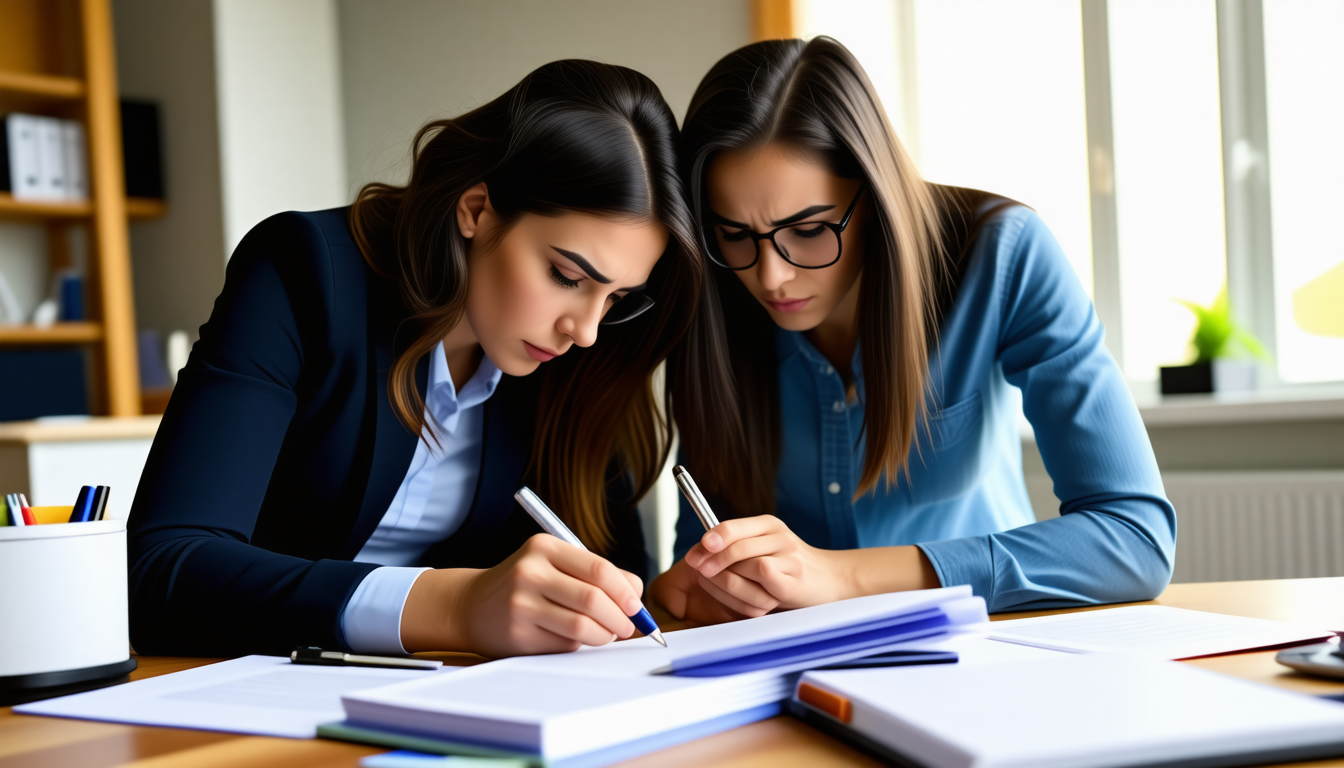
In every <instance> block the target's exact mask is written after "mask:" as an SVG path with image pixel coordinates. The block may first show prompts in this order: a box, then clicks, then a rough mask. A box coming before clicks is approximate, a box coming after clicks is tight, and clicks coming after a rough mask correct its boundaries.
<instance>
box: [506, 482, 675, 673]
mask: <svg viewBox="0 0 1344 768" xmlns="http://www.w3.org/2000/svg"><path fill="white" fill-rule="evenodd" d="M513 498H514V499H515V500H516V501H517V502H518V504H519V505H520V506H522V508H523V509H524V510H526V511H527V514H529V515H531V516H532V519H533V520H536V521H537V525H540V526H541V529H542V530H543V531H545V532H547V533H549V534H551V535H552V536H554V537H555V538H557V539H559V540H561V541H563V542H565V543H566V544H572V545H574V546H576V547H578V548H579V549H582V550H583V551H584V552H587V551H588V548H587V547H585V546H583V542H582V541H580V540H579V537H578V536H575V535H574V533H573V532H572V531H570V530H569V528H567V527H565V524H564V523H563V522H561V521H560V518H558V517H556V515H555V513H554V512H552V511H551V508H550V507H548V506H546V502H544V501H542V500H541V497H539V496H537V494H535V493H533V492H532V489H531V488H528V487H527V486H523V487H522V488H519V489H518V492H517V493H515V494H513ZM630 621H632V622H634V625H635V628H636V629H638V630H639V631H640V632H643V633H644V634H645V635H647V636H648V637H652V638H653V639H654V640H656V641H658V644H659V645H661V646H663V647H664V648H666V647H667V641H666V640H664V639H663V633H662V631H661V630H659V629H658V624H657V623H656V622H654V620H653V616H652V615H650V614H649V609H648V608H645V607H644V606H642V605H641V606H640V607H639V613H636V614H635V615H634V616H631V617H630Z"/></svg>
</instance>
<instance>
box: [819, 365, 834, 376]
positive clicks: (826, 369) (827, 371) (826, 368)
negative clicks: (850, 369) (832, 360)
mask: <svg viewBox="0 0 1344 768" xmlns="http://www.w3.org/2000/svg"><path fill="white" fill-rule="evenodd" d="M821 372H822V373H824V374H826V375H827V376H830V375H831V374H833V373H835V368H834V367H832V366H829V365H827V366H824V367H823V368H822V369H821Z"/></svg>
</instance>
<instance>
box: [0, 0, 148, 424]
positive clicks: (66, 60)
mask: <svg viewBox="0 0 1344 768" xmlns="http://www.w3.org/2000/svg"><path fill="white" fill-rule="evenodd" d="M111 4H112V0H0V113H3V112H7V111H14V112H27V113H31V114H36V115H42V116H46V117H59V118H64V119H70V120H78V121H79V122H80V123H82V124H83V125H84V133H85V137H86V140H87V142H88V144H87V146H86V150H87V157H88V180H89V199H88V200H87V201H78V202H33V201H26V200H25V201H19V200H15V199H14V198H13V196H12V195H10V194H3V193H0V219H6V220H16V219H17V220H20V221H24V222H31V223H36V224H42V225H45V226H46V228H47V250H48V253H47V260H48V262H49V265H48V266H49V267H50V268H51V269H52V270H56V269H61V268H64V267H67V266H69V255H70V253H69V251H70V249H69V236H68V230H69V229H70V225H71V224H82V225H84V226H86V227H87V243H88V250H87V253H88V259H87V263H86V264H85V270H86V271H85V274H84V290H85V306H86V308H88V310H89V311H88V315H87V316H88V317H89V319H90V322H86V323H57V324H56V325H54V326H52V327H49V328H37V327H34V326H32V325H17V326H0V347H5V348H11V347H14V346H19V345H25V346H39V345H43V344H46V345H61V344H88V345H89V347H90V351H91V352H92V353H93V354H92V355H90V356H89V359H90V360H91V361H92V366H93V370H92V371H91V376H90V377H89V378H90V381H91V383H92V387H91V392H90V394H91V401H92V402H91V403H90V405H91V408H92V412H93V413H95V414H102V415H109V416H137V415H139V414H140V410H141V407H142V403H141V397H140V378H139V365H138V363H137V360H136V357H137V354H136V340H135V305H134V296H133V293H134V292H133V288H132V285H133V284H132V280H131V254H130V235H129V230H128V219H131V218H136V219H146V218H154V217H156V216H161V215H163V213H164V212H165V210H166V209H165V206H164V205H163V203H162V202H161V201H135V200H127V199H126V192H125V173H124V169H123V168H122V152H123V148H122V146H121V126H120V122H121V116H120V107H119V104H118V98H117V68H116V57H115V55H114V53H113V34H112V8H111Z"/></svg>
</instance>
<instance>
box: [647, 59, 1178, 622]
mask: <svg viewBox="0 0 1344 768" xmlns="http://www.w3.org/2000/svg"><path fill="white" fill-rule="evenodd" d="M987 130H992V128H989V129H987ZM681 162H682V175H683V178H684V179H685V180H686V183H687V185H688V187H689V190H690V192H691V195H692V202H693V208H694V213H695V215H696V216H697V218H698V220H699V222H700V224H701V228H702V232H703V234H704V240H705V247H706V248H707V250H708V253H709V255H710V257H711V259H712V260H713V261H714V262H715V263H716V264H717V265H718V266H717V268H714V269H712V271H711V274H710V275H709V276H708V277H707V281H706V296H705V298H704V299H703V301H702V308H701V312H702V313H703V314H705V315H706V316H707V317H708V318H709V321H708V322H706V323H705V326H706V327H707V328H714V329H717V333H716V334H711V335H708V336H705V337H702V338H696V339H693V340H692V341H693V342H694V343H693V344H690V345H687V347H688V348H687V349H686V350H684V351H682V352H681V353H679V354H677V355H674V357H673V358H672V362H671V363H670V369H669V382H670V385H671V387H672V401H673V413H674V416H675V419H676V423H677V427H678V432H679V434H680V436H681V442H682V449H681V450H682V453H681V456H682V461H683V463H685V464H686V465H687V467H688V469H690V471H691V472H692V473H693V474H694V476H695V477H696V479H697V481H698V482H699V483H700V485H701V486H702V489H703V490H705V492H706V494H707V495H708V496H709V497H710V498H711V500H712V501H713V502H714V503H715V504H716V507H717V509H718V511H719V512H720V516H721V517H727V518H733V519H730V520H727V521H725V522H723V523H722V524H721V525H720V526H718V527H717V528H716V529H715V530H714V531H712V532H708V533H706V532H704V531H703V529H700V527H699V523H698V521H697V519H696V518H695V516H694V515H692V514H690V513H689V512H688V510H686V509H685V508H683V509H682V512H681V515H680V518H679V520H678V526H677V554H678V556H679V557H681V559H680V560H679V561H678V562H677V563H676V564H675V565H674V566H673V568H672V569H670V570H669V571H668V572H667V573H665V574H663V575H662V576H660V577H659V578H658V580H657V581H656V582H655V583H654V586H653V591H654V595H655V596H656V597H657V598H658V600H659V602H661V603H662V604H663V605H664V606H665V607H667V608H668V609H669V610H670V612H671V613H673V614H674V615H676V616H678V617H686V618H691V619H694V620H698V621H721V620H726V619H731V618H736V617H739V616H742V615H747V616H755V615H760V614H762V613H765V612H768V611H770V610H774V609H776V608H796V607H801V606H807V605H814V604H817V603H823V602H827V601H831V600H838V599H843V598H848V597H855V596H860V595H866V594H874V593H882V592H891V591H897V590H907V589H921V588H928V587H936V586H939V585H944V586H951V585H957V584H969V585H971V587H972V588H973V589H974V591H975V593H976V594H978V595H982V596H983V597H984V598H985V600H986V601H987V602H988V604H989V607H990V609H991V610H993V611H1004V610H1022V609H1032V608H1046V607H1051V606H1058V605H1067V604H1077V603H1099V602H1114V601H1124V600H1142V599H1148V598H1151V597H1153V596H1155V595H1157V594H1158V593H1159V592H1160V591H1161V590H1162V589H1163V587H1164V586H1165V585H1166V583H1167V581H1168V579H1169V578H1170V575H1171V564H1172V553H1173V550H1174V544H1175V536H1176V519H1175V515H1174V512H1173V510H1172V508H1171V505H1170V504H1169V503H1168V501H1167V500H1166V498H1165V497H1164V492H1163V489H1162V482H1161V478H1160V476H1159V474H1158V470H1157V465H1156V462H1155V461H1154V458H1153V454H1152V449H1151V447H1150V445H1149V442H1148V438H1147V434H1146V433H1145V431H1144V428H1143V424H1142V422H1141V421H1140V419H1139V415H1138V411H1137V409H1136V408H1135V406H1134V403H1133V401H1132V399H1131V397H1130V395H1129V392H1128V390H1127V389H1126V386H1125V382H1124V379H1123V378H1122V376H1121V374H1120V371H1119V370H1118V368H1117V366H1116V365H1115V363H1114V361H1113V360H1112V359H1111V357H1110V356H1109V355H1108V354H1107V352H1106V348H1105V346H1104V345H1103V342H1102V335H1103V329H1102V327H1101V325H1100V323H1099V322H1098V321H1097V317H1096V314H1095V312H1094V311H1093V308H1092V304H1091V302H1090V301H1089V299H1088V297H1087V295H1086V293H1085V292H1084V291H1083V288H1082V286H1081V285H1080V284H1079V282H1078V280H1077V278H1076V277H1075V276H1074V273H1073V271H1072V269H1071V268H1070V266H1069V263H1068V261H1067V260H1066V259H1065V257H1064V255H1063V253H1062V252H1061V251H1060V247H1059V244H1058V243H1057V242H1056V241H1055V239H1054V237H1052V236H1051V234H1050V232H1049V230H1048V229H1047V228H1046V227H1045V225H1044V224H1043V223H1042V222H1041V220H1040V219H1039V218H1038V217H1037V216H1036V214H1035V213H1034V212H1032V211H1031V210H1030V209H1028V208H1026V207H1024V206H1021V205H1018V204H1016V203H1014V202H1012V201H1010V200H1006V199H1004V198H1000V197H995V196H993V195H989V194H985V193H979V192H975V191H972V190H963V189H955V188H950V187H944V186H939V185H935V184H931V183H928V182H926V181H924V180H923V179H921V178H920V177H919V175H918V173H917V171H916V169H915V167H914V165H913V164H912V163H911V161H910V160H909V158H908V157H907V156H906V154H905V152H904V150H903V149H902V148H901V145H900V143H899V142H898V141H897V139H896V137H895V135H894V133H893V132H892V130H891V127H890V124H889V123H888V122H887V119H886V117H885V116H884V114H883V112H882V107H881V105H880V103H879V100H878V98H877V96H876V94H875V93H874V91H873V88H872V86H871V84H870V83H869V81H868V79H867V76H866V75H865V74H864V72H863V70H862V68H861V66H860V65H859V63H858V62H857V60H856V59H855V58H854V57H853V55H852V54H850V52H849V51H848V50H846V49H845V48H844V47H843V46H842V45H840V44H839V43H837V42H836V41H834V40H831V39H829V38H817V39H814V40H812V41H811V42H808V43H804V42H803V41H801V40H784V41H769V42H763V43H757V44H754V45H750V46H747V47H745V48H742V49H740V50H738V51H736V52H734V53H732V54H729V55H728V56H727V57H725V58H724V59H723V60H721V61H720V62H719V63H718V64H716V65H715V66H714V68H713V69H711V70H710V72H709V74H707V75H706V76H705V79H704V80H703V81H702V82H701V84H700V87H699V89H698V90H697V92H696V94H695V96H694V98H693V99H692V102H691V105H690V109H689V111H688V113H687V116H686V120H685V123H684V126H683V133H682V151H681ZM692 346H693V347H694V349H690V347H692ZM1014 389H1018V390H1020V391H1021V396H1022V402H1023V407H1024V410H1025V413H1026V416H1027V418H1028V419H1029V420H1030V421H1031V423H1032V425H1033V427H1034V428H1035V433H1036V441H1037V444H1038V446H1039V447H1040V451H1041V455H1042V457H1043V459H1044V460H1045V464H1046V467H1047V469H1048V470H1049V472H1050V475H1051V477H1052V478H1053V479H1054V481H1055V493H1056V495H1057V496H1058V497H1059V498H1060V499H1061V501H1062V504H1061V508H1060V512H1061V516H1060V517H1059V518H1057V519H1051V520H1046V521H1043V522H1033V521H1034V516H1033V514H1032V510H1031V506H1030V503H1029V501H1028V498H1027V494H1026V489H1025V487H1024V484H1023V481H1022V469H1021V447H1020V440H1019V437H1018V431H1017V427H1016V418H1015V417H1016V413H1017V407H1016V401H1017V399H1016V393H1014V392H1013V390H1014Z"/></svg>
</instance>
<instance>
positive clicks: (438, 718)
mask: <svg viewBox="0 0 1344 768" xmlns="http://www.w3.org/2000/svg"><path fill="white" fill-rule="evenodd" d="M934 614H936V618H937V620H936V621H934V622H933V623H931V624H924V623H921V622H926V621H927V620H928V619H929V617H930V616H933V615H934ZM902 617H914V618H913V619H912V621H910V622H902V621H901V620H900V619H901V618H902ZM985 619H986V616H985V608H984V602H983V601H982V600H981V599H980V598H978V597H972V596H971V592H970V588H969V587H965V586H962V587H949V588H943V589H933V590H923V591H919V592H902V593H893V594H889V595H873V596H869V597H863V598H856V599H854V600H845V601H840V602H836V603H830V604H827V605H821V606H815V607H812V608H804V609H799V610H796V611H788V612H784V613H777V614H771V615H768V616H762V617H760V618H756V619H748V620H744V621H739V622H734V623H731V624H720V625H716V626H711V627H700V628H697V629H687V630H681V631H678V632H668V633H665V635H664V636H665V638H666V639H667V644H668V647H667V648H663V647H661V646H659V645H657V644H656V643H655V642H654V641H653V640H651V639H649V638H641V639H639V640H631V641H627V642H622V643H614V644H612V645H609V646H604V647H601V648H584V649H582V650H580V651H576V652H574V653H569V654H556V655H549V656H528V657H518V658H512V659H503V660H500V661H494V662H490V663H488V664H482V665H479V666H476V667H472V668H470V669H465V670H462V671H459V672H455V673H453V674H451V675H442V676H439V677H438V678H436V679H424V680H420V681H411V682H408V683H401V684H397V685H392V686H388V687H386V688H380V689H376V690H370V691H362V692H358V693H353V694H350V695H348V696H344V697H342V701H343V703H344V706H345V714H346V720H345V723H344V724H343V725H344V727H345V728H346V729H347V730H346V734H347V736H348V734H351V733H357V732H359V731H361V730H362V731H374V732H383V733H391V734H397V735H400V736H408V737H417V738H419V739H422V740H423V739H429V740H437V741H438V742H440V743H441V742H451V743H454V744H465V745H472V746H475V747H482V748H486V749H493V750H503V751H509V752H515V753H521V754H526V755H535V756H538V757H540V758H543V759H544V760H545V761H546V762H547V764H548V765H564V766H569V765H572V766H582V765H601V764H605V763H606V762H610V761H612V760H615V759H623V758H626V757H633V756H636V755H638V754H643V753H644V752H648V751H652V750H654V749H661V748H664V747H667V746H672V745H673V744H676V743H680V742H681V741H685V740H688V739H691V738H698V737H700V736H704V735H707V734H708V733H713V732H716V731H718V730H723V729H724V728H726V727H735V726H737V725H743V724H745V723H747V722H752V721H754V720H760V719H764V718H766V717H771V716H773V715H775V714H778V713H779V712H780V705H781V702H782V701H783V700H784V699H787V698H788V696H789V695H790V694H791V693H792V691H793V685H794V682H795V681H796V679H797V673H798V672H799V671H800V670H802V669H806V668H810V667H813V666H820V665H823V664H827V663H835V662H838V661H843V660H846V659H852V658H858V657H861V656H865V655H870V654H874V653H884V652H887V651H893V650H900V649H902V648H911V647H915V646H916V645H918V644H920V643H930V642H934V641H936V640H939V639H942V638H947V637H949V636H952V635H955V634H957V633H959V632H965V631H967V630H968V629H969V628H972V627H977V626H980V625H981V623H982V622H984V621H985ZM916 625H917V626H916ZM875 627H876V628H877V629H875ZM893 627H894V628H895V631H893V632H891V633H889V634H886V635H882V634H881V631H882V630H884V629H888V628H893ZM912 627H914V628H913V629H912ZM875 632H876V633H877V634H874V633H875ZM833 641H843V642H836V646H835V647H832V648H830V649H829V650H828V651H823V650H821V646H826V645H827V644H828V643H832V642H833ZM837 648H838V650H837ZM799 649H801V650H799ZM763 655H772V659H773V660H774V661H777V662H778V663H776V664H774V665H772V666H765V667H763V666H760V662H761V657H762V656H763ZM678 665H680V669H682V670H687V669H690V670H694V669H697V668H700V667H703V666H705V665H719V666H720V669H719V670H718V671H719V672H722V671H723V667H724V666H725V665H737V667H738V668H739V669H740V670H742V671H737V672H734V673H729V674H714V675H707V676H699V675H681V674H676V670H677V668H678ZM945 666H955V665H945ZM669 668H671V669H669ZM669 671H671V672H673V674H667V673H668V672H669ZM390 743H403V744H409V743H410V742H395V741H393V742H390ZM420 743H421V744H422V745H423V742H420ZM450 748H451V744H450V745H449V748H445V751H451V749H450Z"/></svg>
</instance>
